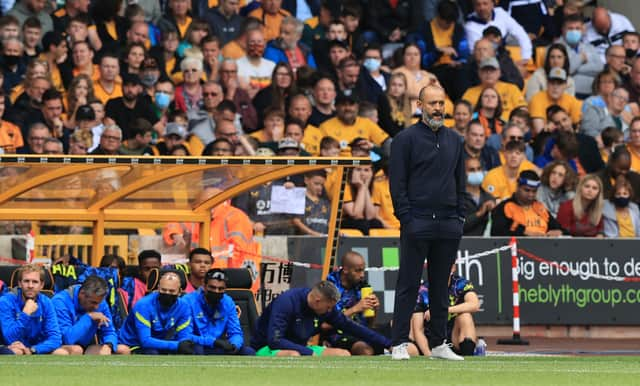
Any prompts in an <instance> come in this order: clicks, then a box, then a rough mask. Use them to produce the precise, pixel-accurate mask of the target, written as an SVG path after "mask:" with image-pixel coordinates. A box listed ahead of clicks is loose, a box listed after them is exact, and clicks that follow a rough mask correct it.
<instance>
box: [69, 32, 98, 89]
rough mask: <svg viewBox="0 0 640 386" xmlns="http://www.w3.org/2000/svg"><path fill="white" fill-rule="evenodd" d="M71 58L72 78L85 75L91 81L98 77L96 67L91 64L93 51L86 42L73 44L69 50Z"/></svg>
mask: <svg viewBox="0 0 640 386" xmlns="http://www.w3.org/2000/svg"><path fill="white" fill-rule="evenodd" d="M71 52H72V57H73V65H74V67H73V72H72V73H73V76H78V75H79V74H87V75H88V76H90V77H91V80H92V81H94V82H95V81H96V80H97V79H98V78H99V77H100V70H99V69H98V66H97V65H95V64H93V51H92V50H91V47H90V46H89V43H87V42H86V41H79V42H75V43H74V44H73V48H72V49H71Z"/></svg>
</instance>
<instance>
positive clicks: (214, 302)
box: [204, 291, 224, 308]
mask: <svg viewBox="0 0 640 386" xmlns="http://www.w3.org/2000/svg"><path fill="white" fill-rule="evenodd" d="M222 296H224V292H213V291H206V292H205V293H204V297H205V299H207V304H208V305H209V306H210V307H211V308H216V307H217V306H218V303H220V300H222Z"/></svg>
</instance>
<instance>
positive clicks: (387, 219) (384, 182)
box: [373, 170, 400, 230]
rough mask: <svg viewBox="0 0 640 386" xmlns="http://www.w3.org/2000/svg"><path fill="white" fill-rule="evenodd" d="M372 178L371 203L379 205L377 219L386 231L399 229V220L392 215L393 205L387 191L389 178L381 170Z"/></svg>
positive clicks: (389, 192) (384, 171)
mask: <svg viewBox="0 0 640 386" xmlns="http://www.w3.org/2000/svg"><path fill="white" fill-rule="evenodd" d="M381 172H382V173H378V174H377V175H376V176H375V177H374V181H373V185H374V188H373V193H374V194H375V195H376V197H373V201H376V202H379V203H380V208H379V210H378V219H379V220H380V222H382V225H384V227H385V228H387V229H398V230H399V229H400V220H398V218H397V217H396V216H395V215H394V214H393V203H392V202H391V191H390V190H389V176H388V175H387V172H386V170H382V171H381Z"/></svg>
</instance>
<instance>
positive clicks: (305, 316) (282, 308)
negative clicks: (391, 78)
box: [251, 281, 391, 356]
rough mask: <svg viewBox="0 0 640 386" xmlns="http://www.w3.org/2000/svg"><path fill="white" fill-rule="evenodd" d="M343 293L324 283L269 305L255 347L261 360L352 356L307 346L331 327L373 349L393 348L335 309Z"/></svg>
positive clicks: (297, 290) (285, 295)
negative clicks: (291, 357) (323, 329)
mask: <svg viewBox="0 0 640 386" xmlns="http://www.w3.org/2000/svg"><path fill="white" fill-rule="evenodd" d="M339 300H340V292H338V289H337V288H336V286H335V285H334V284H333V283H331V282H329V281H321V282H319V283H318V284H316V285H314V286H313V288H294V289H290V290H288V291H285V292H284V293H282V294H281V295H280V296H278V297H277V298H276V299H275V300H274V301H272V302H271V304H269V306H268V307H267V309H266V310H264V312H263V313H262V315H261V316H260V318H259V319H258V323H257V327H256V331H255V332H254V335H253V337H252V338H251V346H252V347H253V348H254V349H256V350H257V352H256V355H258V356H298V355H322V356H349V355H351V354H350V353H349V351H347V350H344V349H340V348H330V347H321V346H307V342H308V341H309V338H311V337H312V336H314V335H316V334H317V333H319V332H320V326H321V325H322V324H323V323H325V322H326V323H329V324H330V325H331V326H333V327H334V328H336V329H339V330H342V331H343V332H345V333H346V334H349V335H351V336H353V337H355V338H358V339H361V340H362V341H364V342H367V343H369V344H371V345H381V346H382V347H387V348H388V347H390V346H391V341H390V340H389V339H388V338H385V337H384V336H382V335H380V334H378V333H377V332H375V331H373V330H370V329H369V328H367V327H365V326H361V325H359V324H357V323H355V322H353V321H352V320H350V319H349V318H347V317H345V316H344V314H343V313H342V312H340V311H338V310H336V309H335V306H336V303H337V302H338V301H339Z"/></svg>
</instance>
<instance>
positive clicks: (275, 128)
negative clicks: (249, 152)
mask: <svg viewBox="0 0 640 386" xmlns="http://www.w3.org/2000/svg"><path fill="white" fill-rule="evenodd" d="M249 135H250V136H251V137H253V138H255V139H257V140H258V142H260V143H268V142H278V141H279V140H281V139H282V138H283V136H284V112H283V111H282V110H280V109H278V108H277V107H268V108H267V109H266V110H265V112H264V128H263V129H262V130H258V131H254V132H253V133H251V134H249Z"/></svg>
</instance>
